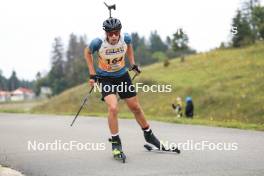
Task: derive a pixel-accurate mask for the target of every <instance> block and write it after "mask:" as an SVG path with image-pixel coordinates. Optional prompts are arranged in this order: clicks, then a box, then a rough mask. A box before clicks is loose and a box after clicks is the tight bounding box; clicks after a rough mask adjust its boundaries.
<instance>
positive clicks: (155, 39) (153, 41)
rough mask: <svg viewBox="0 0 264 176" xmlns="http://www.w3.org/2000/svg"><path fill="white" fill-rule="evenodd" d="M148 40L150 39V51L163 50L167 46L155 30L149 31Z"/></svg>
mask: <svg viewBox="0 0 264 176" xmlns="http://www.w3.org/2000/svg"><path fill="white" fill-rule="evenodd" d="M149 41H150V51H151V52H155V51H162V52H165V51H166V50H167V48H168V47H167V45H166V44H165V43H163V41H162V39H161V37H160V36H159V34H158V32H157V31H154V32H151V34H150V38H149Z"/></svg>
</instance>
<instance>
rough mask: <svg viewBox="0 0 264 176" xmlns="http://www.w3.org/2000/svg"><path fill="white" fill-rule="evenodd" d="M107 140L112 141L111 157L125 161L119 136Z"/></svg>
mask: <svg viewBox="0 0 264 176" xmlns="http://www.w3.org/2000/svg"><path fill="white" fill-rule="evenodd" d="M109 142H111V143H112V154H113V157H114V158H115V159H116V160H121V161H122V162H123V163H125V162H126V155H125V154H124V152H123V150H122V144H121V140H120V138H119V137H118V138H117V139H111V138H109Z"/></svg>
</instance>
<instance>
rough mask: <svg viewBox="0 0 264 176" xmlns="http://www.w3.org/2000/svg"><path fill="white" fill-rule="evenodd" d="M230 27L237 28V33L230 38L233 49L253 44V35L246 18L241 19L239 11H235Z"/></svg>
mask: <svg viewBox="0 0 264 176" xmlns="http://www.w3.org/2000/svg"><path fill="white" fill-rule="evenodd" d="M232 27H233V28H237V33H236V34H235V35H233V36H232V45H233V47H241V46H245V45H248V44H252V43H254V41H255V39H254V34H253V31H252V30H251V28H250V23H249V22H248V20H247V18H245V17H243V15H242V12H241V11H240V10H238V11H237V14H236V16H235V18H233V22H232Z"/></svg>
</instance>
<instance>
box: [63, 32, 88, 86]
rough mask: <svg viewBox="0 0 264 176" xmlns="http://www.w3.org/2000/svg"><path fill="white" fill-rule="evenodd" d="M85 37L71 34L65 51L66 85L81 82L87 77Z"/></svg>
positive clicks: (74, 84)
mask: <svg viewBox="0 0 264 176" xmlns="http://www.w3.org/2000/svg"><path fill="white" fill-rule="evenodd" d="M85 47H86V39H85V37H80V38H79V39H78V37H77V36H76V35H74V34H71V36H70V40H69V45H68V49H67V53H66V58H67V60H66V67H65V69H66V79H67V83H68V87H73V86H76V85H78V84H81V83H83V82H84V81H85V80H86V79H87V77H88V75H89V74H88V70H87V66H86V62H85V59H84V52H83V51H84V48H85Z"/></svg>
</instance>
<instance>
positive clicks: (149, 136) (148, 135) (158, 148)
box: [144, 130, 181, 154]
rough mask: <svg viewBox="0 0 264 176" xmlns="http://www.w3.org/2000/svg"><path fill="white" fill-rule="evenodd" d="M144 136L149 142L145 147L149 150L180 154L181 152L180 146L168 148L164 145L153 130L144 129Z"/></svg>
mask: <svg viewBox="0 0 264 176" xmlns="http://www.w3.org/2000/svg"><path fill="white" fill-rule="evenodd" d="M144 137H145V140H146V142H147V143H148V144H145V145H144V147H145V149H147V150H148V151H156V152H170V153H178V154H179V153H180V152H181V151H180V150H179V149H178V148H174V149H166V148H165V147H164V145H162V144H161V142H160V141H159V140H158V138H157V137H156V136H155V135H154V134H153V132H152V130H149V131H144ZM150 144H151V145H150ZM152 145H153V146H154V147H153V146H152Z"/></svg>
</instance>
